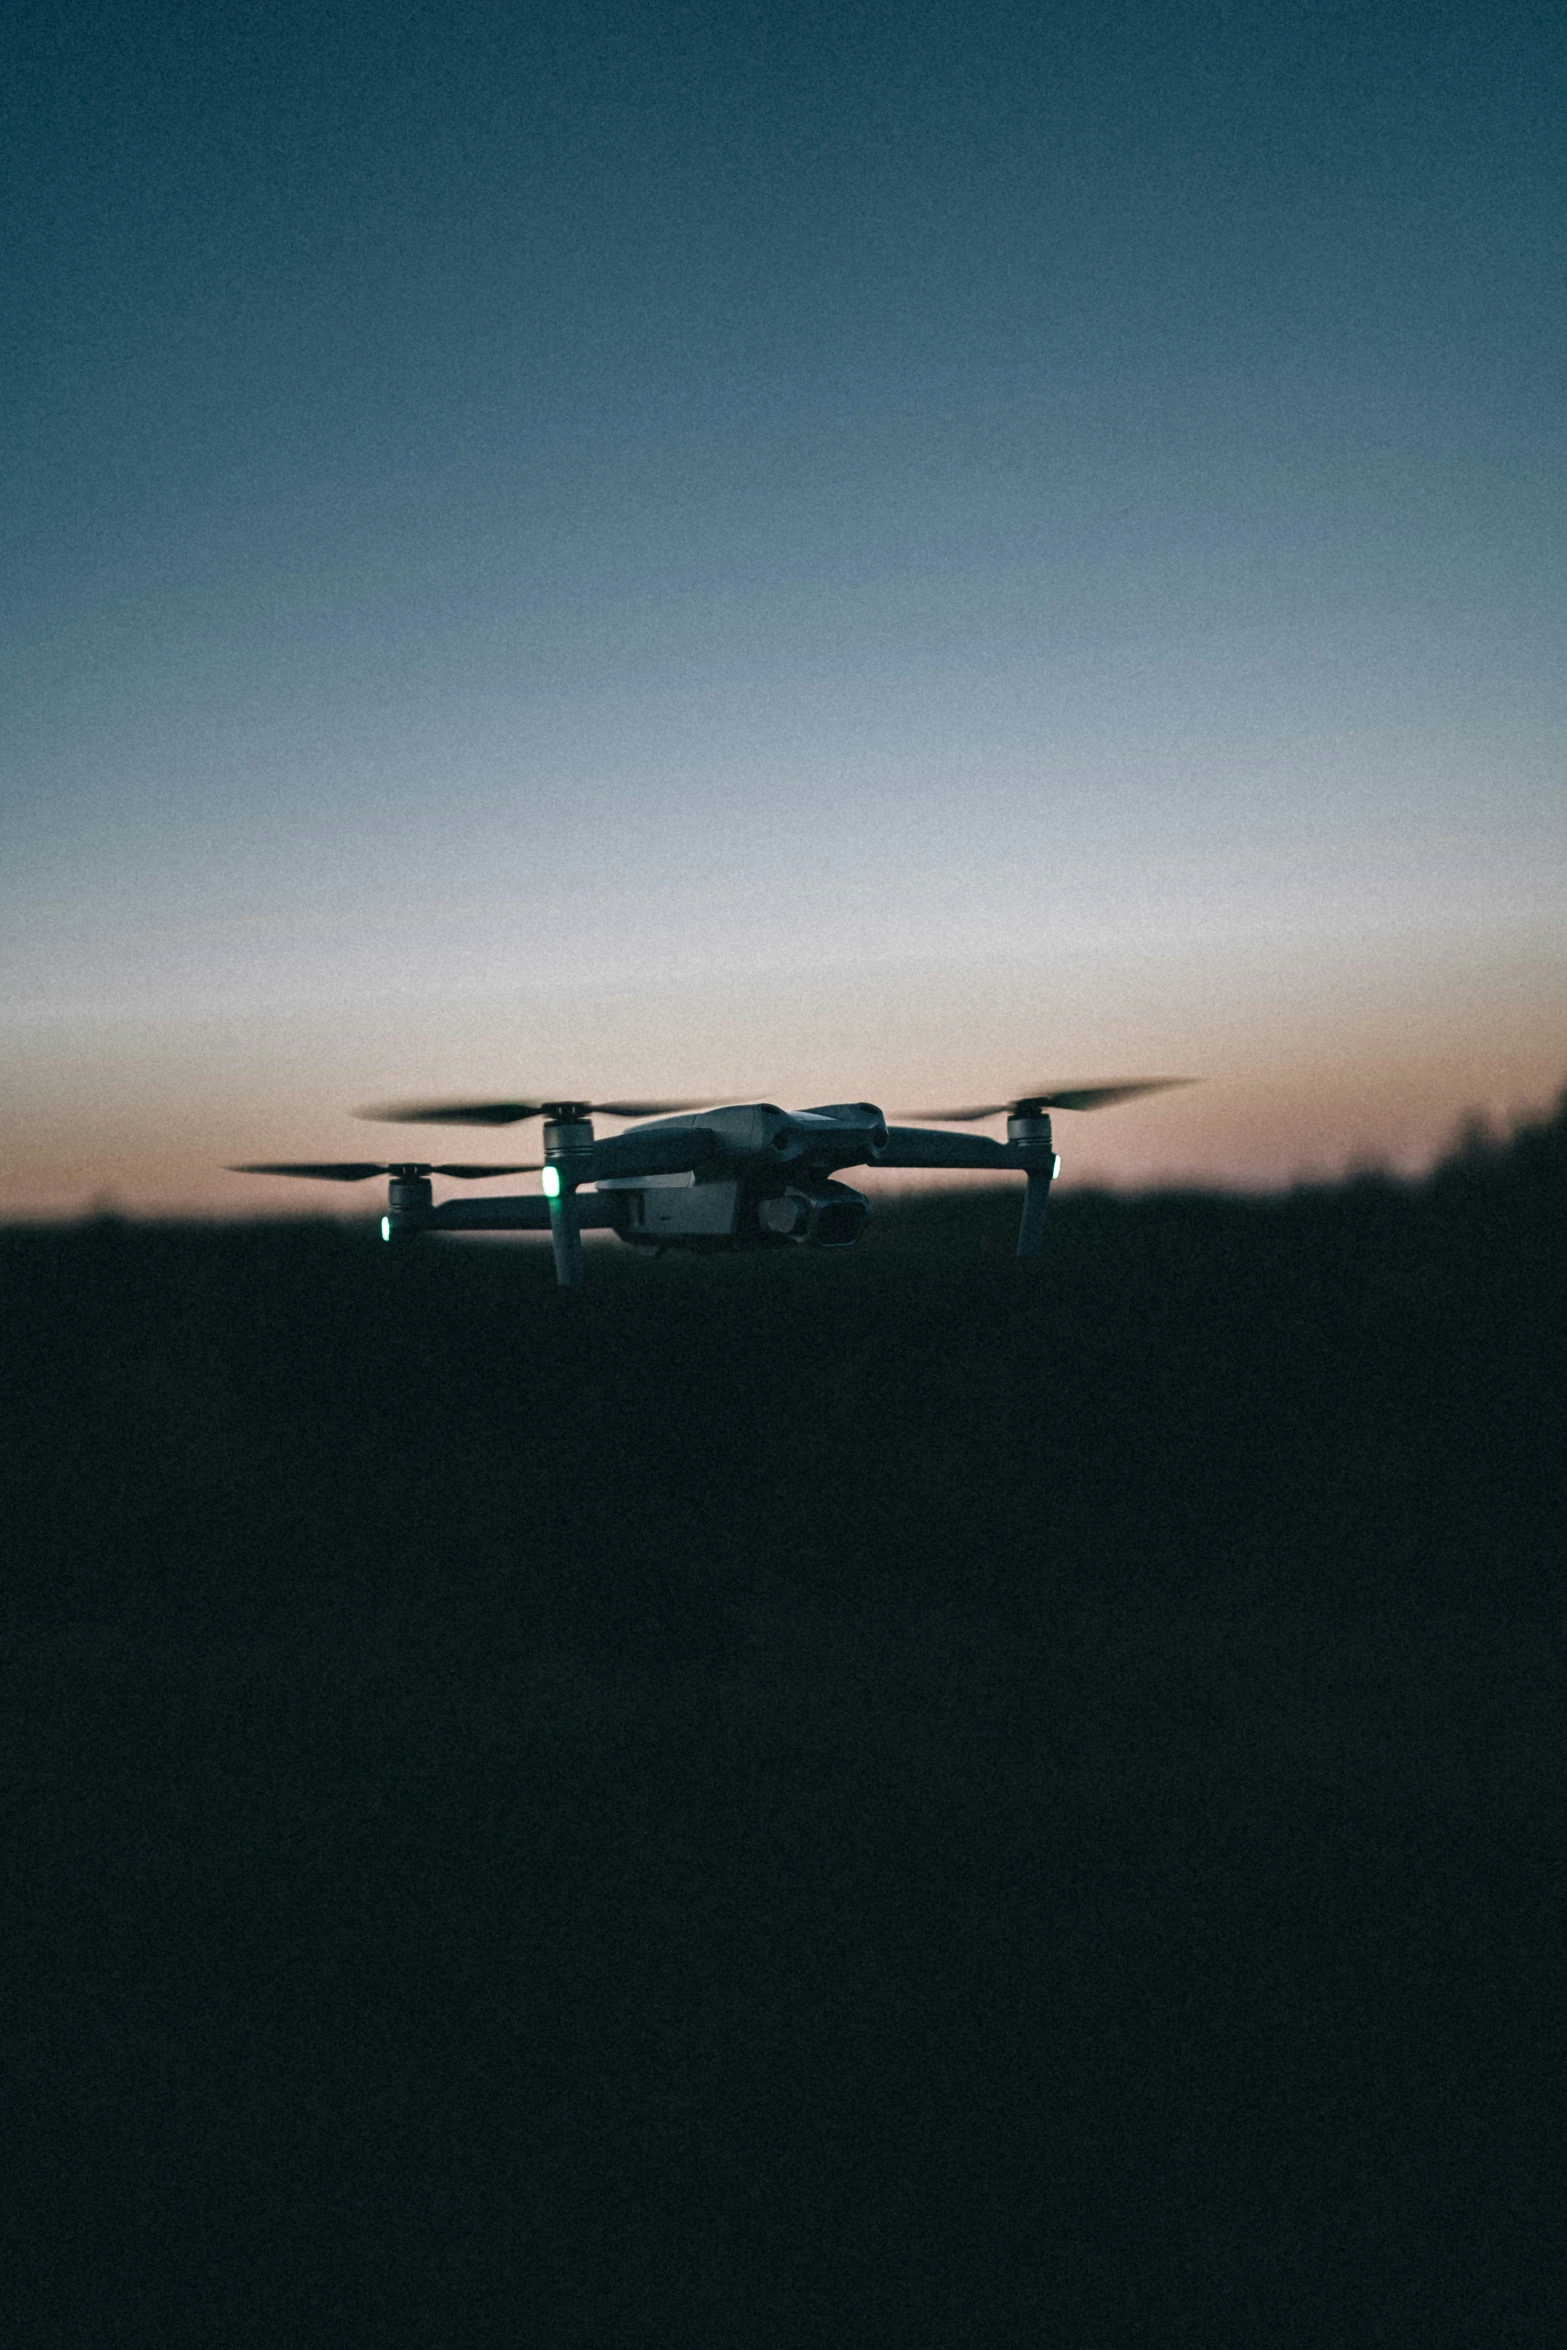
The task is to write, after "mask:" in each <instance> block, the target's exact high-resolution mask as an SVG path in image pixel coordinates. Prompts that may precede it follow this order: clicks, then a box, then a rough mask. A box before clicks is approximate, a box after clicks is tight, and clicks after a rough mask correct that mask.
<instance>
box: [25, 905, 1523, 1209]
mask: <svg viewBox="0 0 1567 2350" xmlns="http://www.w3.org/2000/svg"><path fill="white" fill-rule="evenodd" d="M545 1036H548V1037H549V1039H550V1042H549V1044H548V1046H547V1047H545V1046H543V1045H541V1043H540V1041H539V1040H540V1039H541V1038H543V1037H545ZM1041 1038H1045V1039H1053V1040H1054V1041H1053V1042H1047V1043H1046V1044H1044V1045H1043V1046H1042V1045H1041V1044H1040V1042H1039V1040H1040V1039H1041ZM5 1053H6V1060H7V1063H8V1065H9V1066H8V1085H7V1091H8V1096H9V1098H10V1101H11V1104H12V1112H13V1118H12V1138H13V1139H12V1144H11V1147H10V1149H9V1150H8V1151H7V1153H6V1155H5V1160H4V1164H3V1171H0V1215H3V1216H5V1217H7V1218H10V1219H19V1218H20V1219H26V1218H40V1217H41V1218H69V1217H73V1216H78V1215H81V1214H83V1213H85V1212H88V1211H90V1210H91V1209H92V1208H93V1207H94V1206H98V1205H105V1204H113V1205H114V1206H116V1207H118V1208H120V1209H122V1210H124V1211H125V1212H128V1213H130V1214H134V1215H150V1216H179V1215H194V1216H204V1217H250V1216H256V1215H300V1214H310V1215H319V1214H343V1215H350V1216H354V1215H368V1214H369V1213H371V1211H372V1209H373V1208H375V1206H376V1204H377V1202H378V1199H379V1194H378V1191H377V1188H376V1186H375V1185H374V1184H373V1183H371V1184H366V1185H363V1186H354V1187H350V1186H346V1185H327V1184H322V1185H314V1184H307V1183H302V1182H301V1183H294V1182H289V1181H284V1180H279V1179H268V1178H265V1177H258V1176H238V1175H232V1174H229V1173H227V1172H226V1171H225V1170H226V1167H227V1165H228V1164H229V1163H230V1162H232V1161H235V1160H244V1159H259V1158H274V1157H276V1158H289V1157H299V1158H337V1157H342V1158H361V1157H367V1156H368V1157H376V1156H379V1155H383V1154H384V1155H387V1156H390V1155H392V1154H393V1153H395V1152H396V1151H397V1150H399V1149H402V1150H405V1151H407V1152H408V1153H409V1155H419V1154H420V1153H424V1152H428V1153H432V1154H433V1153H434V1152H435V1151H436V1147H437V1142H439V1145H440V1148H441V1150H442V1151H449V1150H451V1149H452V1146H453V1140H454V1138H453V1136H452V1135H451V1133H450V1132H443V1131H442V1130H438V1129H432V1130H430V1131H429V1132H428V1133H427V1134H421V1133H420V1132H419V1131H418V1130H416V1129H411V1128H410V1129H406V1130H398V1129H391V1128H387V1129H380V1130H377V1129H375V1128H371V1127H367V1126H366V1125H364V1124H362V1123H359V1122H358V1121H356V1120H355V1119H354V1118H353V1116H352V1114H351V1112H352V1108H353V1105H354V1104H355V1103H357V1102H363V1101H366V1100H371V1099H374V1098H375V1097H376V1096H377V1095H378V1094H382V1095H385V1094H388V1093H396V1092H399V1091H402V1092H408V1091H415V1090H420V1089H426V1088H427V1089H429V1090H430V1091H431V1092H432V1093H435V1094H441V1093H450V1092H454V1091H464V1090H468V1089H470V1088H471V1089H475V1090H481V1091H488V1090H492V1089H495V1090H504V1091H510V1090H513V1089H516V1088H517V1087H519V1086H528V1087H532V1086H534V1085H540V1086H551V1087H553V1086H557V1085H558V1086H560V1087H561V1088H562V1089H563V1090H584V1091H589V1092H604V1091H613V1090H615V1089H616V1088H625V1087H629V1086H634V1087H635V1088H637V1089H639V1090H646V1089H647V1088H649V1087H660V1088H663V1087H667V1088H668V1089H670V1090H671V1091H672V1092H676V1093H690V1094H693V1095H694V1094H700V1092H701V1091H702V1089H703V1087H704V1085H714V1086H715V1088H716V1089H717V1092H718V1094H719V1096H720V1097H721V1098H726V1099H741V1098H770V1099H776V1100H779V1101H782V1102H785V1103H787V1104H791V1105H794V1106H803V1105H806V1104H808V1103H810V1102H813V1101H822V1100H835V1099H845V1098H861V1097H866V1096H868V1097H870V1098H874V1099H876V1100H879V1101H880V1102H881V1104H882V1106H883V1108H884V1109H886V1110H887V1112H888V1113H889V1115H893V1116H896V1115H897V1114H899V1113H900V1112H904V1113H906V1112H907V1110H908V1108H909V1106H910V1105H911V1104H918V1103H920V1102H921V1101H925V1100H930V1099H933V1098H934V1099H940V1098H941V1097H942V1096H943V1095H952V1094H957V1095H958V1096H961V1095H962V1094H964V1093H969V1092H973V1093H977V1094H978V1097H979V1098H980V1099H984V1098H985V1097H986V1094H987V1092H993V1093H994V1094H995V1095H996V1096H997V1097H999V1096H1001V1095H1003V1094H1006V1093H1008V1092H1012V1091H1016V1090H1018V1089H1020V1088H1021V1087H1022V1086H1024V1085H1027V1084H1032V1083H1034V1082H1037V1081H1040V1080H1055V1081H1066V1080H1070V1079H1081V1080H1088V1079H1092V1078H1096V1077H1098V1078H1115V1077H1122V1076H1142V1075H1151V1076H1158V1075H1163V1074H1169V1075H1178V1076H1186V1075H1196V1076H1199V1077H1201V1078H1202V1079H1203V1080H1204V1082H1202V1083H1200V1084H1198V1085H1194V1086H1192V1087H1190V1088H1189V1089H1187V1090H1184V1091H1181V1092H1179V1093H1170V1094H1163V1095H1156V1096H1153V1097H1151V1098H1150V1099H1149V1100H1147V1101H1145V1102H1132V1103H1127V1104H1125V1105H1122V1106H1119V1107H1117V1108H1114V1109H1110V1110H1105V1111H1101V1112H1098V1113H1094V1114H1092V1115H1070V1114H1066V1113H1063V1114H1061V1116H1060V1117H1059V1119H1058V1123H1057V1138H1058V1142H1059V1145H1060V1149H1061V1152H1062V1157H1063V1161H1064V1165H1063V1178H1062V1179H1063V1182H1064V1183H1068V1184H1070V1183H1084V1182H1096V1183H1107V1184H1110V1185H1113V1186H1117V1187H1121V1188H1141V1187H1145V1186H1150V1185H1158V1184H1167V1183H1200V1184H1206V1185H1220V1186H1225V1187H1236V1188H1243V1189H1267V1188H1273V1187H1278V1186H1283V1185H1287V1184H1289V1183H1290V1182H1292V1181H1295V1180H1298V1179H1302V1178H1325V1177H1331V1176H1334V1175H1337V1174H1340V1173H1342V1172H1344V1171H1345V1170H1346V1169H1348V1168H1351V1167H1353V1166H1356V1165H1362V1164H1369V1163H1376V1164H1382V1165H1386V1166H1388V1167H1390V1168H1392V1169H1394V1170H1395V1171H1397V1172H1400V1173H1406V1174H1412V1173H1416V1172H1419V1171H1420V1170H1421V1169H1422V1168H1424V1167H1425V1166H1427V1165H1429V1164H1430V1162H1431V1161H1432V1159H1433V1158H1434V1157H1436V1156H1437V1155H1439V1154H1440V1152H1441V1151H1442V1150H1443V1149H1444V1148H1445V1147H1447V1146H1448V1145H1449V1144H1450V1143H1451V1141H1452V1139H1453V1137H1454V1135H1455V1133H1456V1131H1457V1129H1458V1127H1459V1125H1460V1124H1461V1122H1462V1121H1463V1119H1464V1118H1465V1117H1466V1116H1467V1115H1470V1114H1473V1113H1479V1114H1480V1115H1482V1116H1485V1117H1487V1118H1488V1119H1490V1120H1491V1121H1492V1122H1494V1123H1496V1124H1499V1125H1502V1126H1506V1125H1508V1124H1510V1123H1512V1122H1513V1121H1514V1120H1516V1119H1517V1118H1518V1117H1519V1116H1521V1115H1525V1114H1529V1113H1538V1112H1539V1111H1541V1110H1542V1109H1545V1108H1547V1107H1548V1106H1550V1105H1551V1104H1552V1103H1553V1102H1554V1100H1555V1098H1556V1096H1557V1095H1558V1093H1559V1091H1560V1089H1561V1087H1562V1085H1563V1082H1564V1080H1567V967H1564V961H1563V958H1562V956H1561V955H1560V953H1559V952H1558V950H1557V947H1556V942H1555V940H1554V939H1553V938H1550V937H1547V936H1545V935H1543V934H1542V933H1541V932H1540V931H1539V930H1538V929H1527V930H1524V931H1521V932H1519V933H1516V934H1513V935H1510V936H1503V937H1500V938H1498V937H1495V936H1490V937H1486V936H1481V935H1476V936H1473V937H1470V938H1468V939H1458V940H1453V939H1446V940H1438V939H1432V938H1430V937H1409V938H1404V939H1401V940H1392V941H1389V940H1386V939H1380V940H1377V939H1365V938H1362V939H1359V940H1353V939H1351V940H1338V941H1334V942H1330V943H1327V944H1323V943H1320V942H1307V943H1296V944H1293V945H1290V946H1285V947H1281V946H1278V945H1271V946H1254V947H1250V948H1247V949H1244V950H1239V949H1237V950H1232V951H1229V952H1223V951H1221V950H1219V949H1217V948H1213V947H1204V948H1203V949H1202V950H1200V951H1185V952H1182V951H1179V950H1176V949H1171V950H1168V951H1166V952H1158V951H1155V950H1148V951H1146V952H1142V953H1139V954H1135V955H1133V954H1127V953H1125V952H1120V953H1113V952H1110V951H1105V952H1102V953H1100V954H1099V955H1098V956H1096V957H1089V956H1086V955H1079V956H1078V957H1077V958H1076V967H1075V969H1074V971H1073V972H1072V974H1071V978H1070V982H1069V984H1066V985H1063V983H1062V981H1061V979H1060V977H1059V976H1058V975H1057V974H1056V973H1054V972H1052V971H1050V970H1047V969H1044V968H1041V967H1039V966H1034V967H1032V968H1025V967H1022V966H1016V965H1013V966H994V967H990V968H986V967H985V966H983V965H979V964H976V965H974V966H971V967H969V968H968V969H966V970H962V971H955V970H952V969H950V968H949V969H946V970H941V969H936V968H931V969H927V970H919V969H915V970H903V971H891V972H889V971H882V972H878V973H871V974H868V975H867V974H857V975H856V974H852V973H845V974H841V975H838V976H833V975H826V976H823V977H820V978H818V979H816V980H814V981H812V982H810V983H804V984H802V983H800V982H798V981H792V982H791V981H787V980H784V979H779V980H777V981H776V982H775V981H769V980H767V979H755V980H752V981H751V982H749V983H748V984H746V985H742V986H736V987H735V988H732V989H730V990H728V991H726V992H723V993H720V992H719V991H718V990H716V989H715V988H713V987H712V986H711V985H710V984H709V985H697V986H692V987H690V988H687V989H681V988H678V987H675V986H671V985H667V984H666V985H664V986H663V987H660V988H657V989H650V990H649V991H647V993H646V994H643V995H638V994H633V993H631V992H630V991H626V990H617V991H615V992H614V993H613V994H599V995H594V994H592V993H589V992H588V991H586V990H583V991H581V992H579V993H576V994H566V993H562V994H561V995H559V996H557V997H555V998H554V999H552V1000H550V1001H548V1002H545V1001H543V1000H541V999H539V998H514V999H511V1000H509V1001H506V1000H495V1001H491V1002H484V1001H481V1000H475V999H470V1000H466V1001H458V1002H448V1003H446V1004H426V1005H409V1006H404V1007H394V1008H391V1009H386V1008H367V1007H355V1008H350V1009H348V1010H345V1011H342V1012H337V1013H333V1012H330V1011H327V1010H319V1011H316V1010H312V1011H299V1010H291V1011H288V1012H284V1013H277V1014H268V1013H262V1012H250V1013H245V1014H232V1015H221V1016H220V1015H212V1016H209V1017H206V1018H202V1017H194V1018H191V1019H188V1020H173V1019H162V1020H159V1019H153V1018H148V1017H130V1016H126V1017H124V1018H121V1019H115V1018H112V1017H109V1016H104V1017H101V1018H99V1019H97V1020H93V1021H86V1020H77V1021H72V1022H66V1021H53V1020H49V1021H43V1020H35V1021H31V1022H15V1021H13V1022H12V1023H11V1024H10V1025H9V1027H8V1028H7V1030H6V1031H5ZM995 1130H996V1131H999V1127H998V1128H996V1129H995ZM476 1131H477V1130H476ZM535 1139H536V1129H529V1128H526V1127H519V1128H517V1129H516V1130H508V1131H507V1137H506V1149H505V1151H503V1152H502V1153H501V1155H508V1153H510V1152H513V1151H515V1153H516V1155H518V1156H520V1157H527V1156H530V1155H532V1142H533V1141H534V1140H535ZM495 1144H496V1138H495V1137H494V1136H491V1137H490V1138H489V1139H488V1140H487V1141H486V1143H485V1146H484V1147H485V1149H486V1150H489V1149H492V1148H494V1147H495ZM465 1147H468V1146H466V1145H465ZM474 1147H476V1146H474ZM459 1155H460V1154H459ZM532 1180H533V1179H532V1178H520V1179H519V1178H506V1179H503V1180H501V1181H499V1182H496V1183H493V1184H489V1185H479V1186H476V1187H474V1188H475V1189H476V1190H478V1191H481V1192H482V1191H485V1190H505V1189H508V1188H516V1187H517V1186H518V1184H519V1182H520V1183H521V1185H522V1186H523V1187H528V1186H530V1185H531V1183H532ZM880 1180H881V1181H882V1182H891V1181H894V1180H895V1179H893V1178H882V1179H880Z"/></svg>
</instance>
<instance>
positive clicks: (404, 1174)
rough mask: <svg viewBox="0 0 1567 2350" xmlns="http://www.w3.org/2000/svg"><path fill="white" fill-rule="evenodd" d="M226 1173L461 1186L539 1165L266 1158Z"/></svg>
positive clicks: (529, 1170) (534, 1170) (535, 1162)
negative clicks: (447, 1180)
mask: <svg viewBox="0 0 1567 2350" xmlns="http://www.w3.org/2000/svg"><path fill="white" fill-rule="evenodd" d="M228 1171H229V1173H230V1174H231V1175H305V1176H308V1177H309V1178H310V1179H311V1180H312V1181H313V1182H316V1183H365V1182H368V1180H369V1178H370V1177H371V1176H372V1175H393V1176H398V1177H401V1178H409V1177H416V1176H423V1175H455V1176H456V1178H457V1180H458V1181H459V1182H460V1183H482V1182H484V1180H485V1178H486V1177H487V1176H490V1175H536V1174H537V1173H538V1171H539V1162H538V1160H537V1159H531V1160H529V1161H527V1162H526V1163H525V1164H524V1165H522V1166H510V1167H468V1166H463V1167H453V1166H444V1167H431V1166H427V1165H426V1164H425V1163H424V1162H423V1161H419V1162H417V1163H415V1162H414V1161H412V1160H408V1159H403V1160H399V1161H397V1162H396V1163H395V1164H388V1163H387V1162H386V1161H385V1160H383V1159H322V1160H317V1159H281V1160H278V1159H267V1160H262V1161H258V1162H252V1163H251V1164H249V1165H247V1166H244V1167H230V1169H229V1170H228Z"/></svg>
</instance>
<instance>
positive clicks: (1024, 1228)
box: [1017, 1172, 1050, 1257]
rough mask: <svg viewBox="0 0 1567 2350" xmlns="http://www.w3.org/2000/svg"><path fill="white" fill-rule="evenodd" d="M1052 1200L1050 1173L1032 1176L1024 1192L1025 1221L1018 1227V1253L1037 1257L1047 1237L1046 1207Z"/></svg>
mask: <svg viewBox="0 0 1567 2350" xmlns="http://www.w3.org/2000/svg"><path fill="white" fill-rule="evenodd" d="M1049 1198H1050V1176H1049V1173H1048V1172H1045V1173H1043V1174H1039V1175H1030V1176H1029V1177H1028V1180H1027V1182H1026V1184H1025V1186H1024V1190H1023V1221H1022V1223H1021V1224H1020V1225H1019V1226H1018V1234H1017V1253H1018V1255H1019V1256H1020V1257H1037V1256H1038V1254H1039V1248H1040V1243H1041V1241H1042V1240H1043V1239H1044V1236H1045V1207H1046V1203H1047V1202H1048V1200H1049Z"/></svg>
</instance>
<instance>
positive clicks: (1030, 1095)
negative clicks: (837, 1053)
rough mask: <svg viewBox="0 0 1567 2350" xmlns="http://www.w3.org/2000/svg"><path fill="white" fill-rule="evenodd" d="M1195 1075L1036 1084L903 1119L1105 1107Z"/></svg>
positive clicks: (968, 1121)
mask: <svg viewBox="0 0 1567 2350" xmlns="http://www.w3.org/2000/svg"><path fill="white" fill-rule="evenodd" d="M1196 1083H1197V1080H1196V1078H1195V1077H1129V1078H1123V1079H1121V1080H1120V1081H1119V1082H1118V1083H1116V1084H1114V1085H1039V1086H1034V1087H1032V1088H1030V1090H1029V1091H1028V1092H1026V1093H1021V1094H1019V1095H1018V1097H1017V1099H1016V1100H1015V1101H1010V1102H981V1103H980V1104H979V1106H978V1108H977V1109H976V1108H970V1109H966V1110H905V1111H904V1112H903V1115H904V1116H905V1117H906V1118H928V1119H931V1120H936V1119H941V1120H948V1119H950V1120H951V1121H952V1123H953V1124H954V1125H958V1126H967V1125H972V1124H973V1122H974V1121H975V1120H976V1119H979V1118H995V1117H999V1115H1000V1114H1001V1112H1002V1111H1003V1110H1005V1111H1006V1112H1007V1114H1008V1116H1009V1117H1014V1118H1030V1117H1037V1116H1039V1115H1040V1114H1042V1113H1043V1112H1044V1111H1046V1110H1108V1109H1109V1108H1110V1106H1111V1104H1112V1103H1113V1102H1129V1101H1131V1100H1132V1098H1133V1096H1134V1095H1136V1094H1140V1093H1165V1092H1167V1091H1168V1090H1169V1088H1170V1087H1171V1086H1174V1085H1195V1084H1196Z"/></svg>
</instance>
